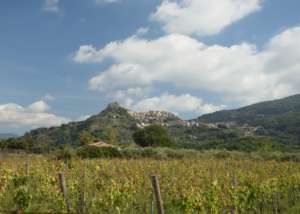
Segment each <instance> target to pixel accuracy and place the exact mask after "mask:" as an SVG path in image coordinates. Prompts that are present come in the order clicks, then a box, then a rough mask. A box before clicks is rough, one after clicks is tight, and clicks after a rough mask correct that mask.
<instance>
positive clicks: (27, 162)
mask: <svg viewBox="0 0 300 214" xmlns="http://www.w3.org/2000/svg"><path fill="white" fill-rule="evenodd" d="M29 168H30V165H29V161H28V160H27V161H26V163H25V170H26V171H25V173H26V176H29Z"/></svg>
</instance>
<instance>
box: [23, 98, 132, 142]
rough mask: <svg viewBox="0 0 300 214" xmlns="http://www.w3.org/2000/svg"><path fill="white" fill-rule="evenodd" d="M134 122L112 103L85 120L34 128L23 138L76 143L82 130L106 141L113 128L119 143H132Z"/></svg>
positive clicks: (123, 110) (117, 105)
mask: <svg viewBox="0 0 300 214" xmlns="http://www.w3.org/2000/svg"><path fill="white" fill-rule="evenodd" d="M136 124H137V121H136V119H135V118H134V117H132V116H131V115H130V114H129V113H128V111H127V109H125V108H122V107H121V106H120V105H119V104H118V103H112V104H110V105H108V107H107V108H106V109H105V110H104V111H102V112H101V113H99V114H97V115H95V116H92V117H90V118H88V119H87V120H85V121H80V122H72V123H69V124H64V125H62V126H60V127H52V128H42V129H36V130H33V131H31V132H28V133H26V134H25V135H24V137H23V139H26V140H32V141H33V142H34V143H42V144H47V145H50V146H57V145H61V144H71V145H77V144H79V135H80V133H82V132H83V131H87V132H88V133H90V134H92V135H93V136H94V137H96V138H98V139H101V140H104V141H106V140H108V135H109V132H110V131H111V130H114V132H115V133H116V138H117V141H118V142H119V143H132V142H133V140H132V138H131V136H132V133H133V131H134V130H136V128H137V127H136Z"/></svg>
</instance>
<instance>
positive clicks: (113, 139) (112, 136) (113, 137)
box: [108, 128, 117, 145]
mask: <svg viewBox="0 0 300 214" xmlns="http://www.w3.org/2000/svg"><path fill="white" fill-rule="evenodd" d="M108 143H109V144H111V145H116V144H117V132H116V129H115V128H110V129H109V130H108Z"/></svg>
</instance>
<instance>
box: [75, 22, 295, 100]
mask: <svg viewBox="0 0 300 214" xmlns="http://www.w3.org/2000/svg"><path fill="white" fill-rule="evenodd" d="M87 49H89V50H92V51H86V50H87ZM107 59H109V60H112V61H113V65H112V66H111V67H110V68H108V69H107V70H105V71H102V72H101V73H99V74H98V75H97V76H95V77H93V78H92V79H91V80H90V82H89V85H90V88H91V89H92V90H99V91H101V92H102V93H104V94H106V95H116V94H119V97H122V99H123V100H126V102H127V103H130V104H132V105H134V104H135V103H136V102H138V100H141V99H142V100H145V99H146V100H147V98H150V99H151V97H153V96H157V95H151V93H149V91H150V92H151V90H152V89H155V88H156V87H160V88H161V89H162V90H163V87H161V85H168V86H169V87H170V86H171V87H173V88H174V89H175V90H176V91H179V90H184V91H189V90H191V91H193V92H195V91H199V92H201V91H206V92H208V93H210V94H211V95H220V96H222V97H223V99H222V100H219V103H225V104H226V105H230V104H233V103H234V104H237V105H245V104H249V103H254V102H258V101H262V100H266V99H274V98H280V97H284V96H287V95H290V94H293V93H297V92H300V27H295V28H291V29H287V30H286V31H284V32H282V33H280V34H279V35H277V36H275V37H273V38H272V39H270V41H269V42H268V43H267V44H266V45H265V46H264V48H263V49H262V50H261V51H258V50H257V48H256V46H255V45H252V44H248V43H242V44H238V45H233V46H230V47H226V46H221V45H212V46H208V45H206V44H204V43H202V42H200V41H198V40H196V39H193V38H191V37H189V36H185V35H179V34H171V35H167V36H163V37H161V38H158V39H154V40H146V39H144V38H140V37H137V36H133V37H130V38H128V39H126V40H124V41H117V42H111V43H109V44H107V45H106V46H105V47H104V48H102V49H100V50H97V49H96V48H95V47H93V46H82V47H80V49H79V50H78V51H77V53H76V54H75V56H74V60H75V61H77V62H79V63H91V62H99V63H101V62H102V61H104V60H107ZM134 89H138V91H139V92H140V94H139V96H135V95H134V94H132V93H131V94H130V93H129V94H128V91H134ZM193 94H194V93H193ZM112 97H113V98H114V96H112ZM159 97H161V96H159ZM182 105H183V104H182Z"/></svg>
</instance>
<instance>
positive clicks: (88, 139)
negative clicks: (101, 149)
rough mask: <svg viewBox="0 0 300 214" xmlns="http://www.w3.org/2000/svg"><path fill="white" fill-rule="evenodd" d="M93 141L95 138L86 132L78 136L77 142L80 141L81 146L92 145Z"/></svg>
mask: <svg viewBox="0 0 300 214" xmlns="http://www.w3.org/2000/svg"><path fill="white" fill-rule="evenodd" d="M94 140H95V137H94V136H93V135H92V134H91V133H89V132H88V131H82V132H80V134H79V141H80V145H81V146H84V145H88V144H90V143H93V141H94Z"/></svg>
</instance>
